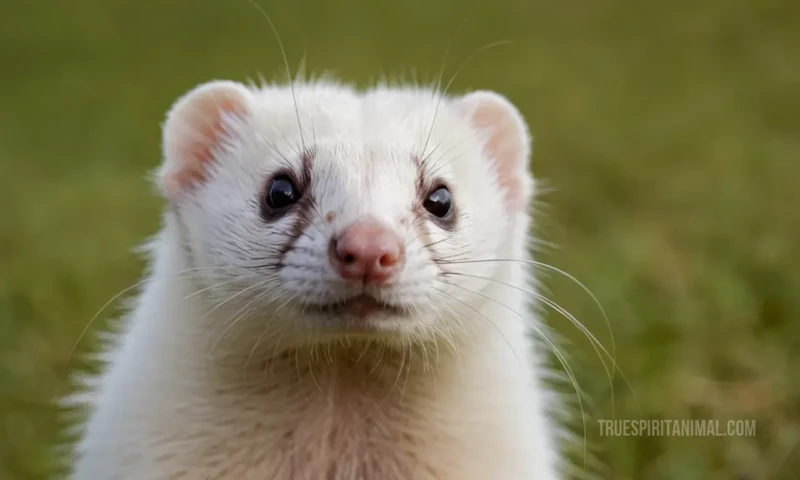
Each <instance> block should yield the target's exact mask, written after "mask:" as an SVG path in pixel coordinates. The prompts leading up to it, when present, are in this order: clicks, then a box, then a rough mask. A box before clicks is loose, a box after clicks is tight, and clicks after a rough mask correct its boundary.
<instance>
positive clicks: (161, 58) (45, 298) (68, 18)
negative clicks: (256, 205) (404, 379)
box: [0, 0, 800, 480]
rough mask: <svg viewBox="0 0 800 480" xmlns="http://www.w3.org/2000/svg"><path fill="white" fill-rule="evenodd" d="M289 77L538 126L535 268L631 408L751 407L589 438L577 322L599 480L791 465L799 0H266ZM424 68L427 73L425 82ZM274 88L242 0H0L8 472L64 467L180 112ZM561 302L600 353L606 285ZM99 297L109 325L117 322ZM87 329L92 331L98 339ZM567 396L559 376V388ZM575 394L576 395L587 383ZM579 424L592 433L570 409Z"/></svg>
mask: <svg viewBox="0 0 800 480" xmlns="http://www.w3.org/2000/svg"><path fill="white" fill-rule="evenodd" d="M261 3H262V5H263V6H264V8H265V9H266V10H267V12H269V14H270V16H271V17H272V19H273V20H274V22H275V24H276V25H277V28H278V29H279V30H280V32H281V34H282V37H283V40H284V43H285V44H286V49H287V53H288V56H289V59H290V62H291V64H292V66H293V68H294V67H297V66H298V65H299V64H300V61H301V58H303V57H305V59H306V67H307V71H310V72H322V71H330V72H333V73H334V74H336V75H338V76H340V77H341V78H342V79H344V80H346V81H353V82H357V83H358V84H360V85H367V84H369V82H371V81H372V80H373V79H375V78H378V77H380V76H381V75H382V74H386V75H390V76H391V75H394V74H404V75H405V76H406V77H407V78H414V75H416V77H417V78H418V79H419V80H423V81H429V80H433V79H435V77H436V76H437V74H438V72H439V69H440V67H441V66H442V59H443V57H444V51H445V49H446V48H447V45H448V44H449V43H450V41H451V39H453V37H454V35H455V33H456V31H457V30H458V29H459V24H462V20H463V26H462V27H461V29H460V31H459V33H458V36H457V37H456V39H455V42H454V45H453V48H452V51H451V53H450V56H449V60H448V66H447V68H446V70H445V77H448V76H449V75H451V74H452V73H453V72H454V71H455V69H456V68H457V66H458V65H459V64H460V63H461V62H462V61H463V60H464V59H465V58H466V57H468V56H469V55H470V54H472V53H473V52H474V51H475V50H476V49H478V48H480V47H481V46H483V45H485V44H488V43H490V42H495V41H499V40H510V41H511V42H513V43H511V44H510V45H506V46H501V47H496V48H493V49H490V50H487V51H485V52H482V53H481V54H479V55H478V56H476V57H475V58H474V59H473V60H471V61H470V63H468V64H467V65H466V66H465V67H464V69H463V70H462V71H461V73H460V74H459V76H458V77H457V78H456V79H455V81H454V82H453V86H452V91H454V92H463V91H466V90H467V89H470V88H486V89H493V90H497V91H499V92H501V93H503V94H505V95H507V96H508V97H509V98H510V99H511V100H512V101H513V102H515V103H516V104H517V105H518V106H519V108H520V109H521V110H522V111H523V113H524V114H525V115H526V117H527V119H528V121H529V123H530V125H531V129H532V131H533V134H534V136H535V137H536V142H535V160H534V170H535V173H536V175H537V176H538V177H540V178H542V179H544V180H545V181H546V182H547V185H548V186H549V187H550V193H548V194H547V195H546V196H545V197H544V198H542V201H543V205H540V211H539V212H538V213H539V217H538V218H539V225H538V233H539V236H540V237H542V238H543V239H545V240H547V241H548V242H552V243H553V244H555V245H556V247H555V248H549V249H547V250H546V251H545V252H543V253H542V254H541V257H540V260H543V261H546V262H548V263H550V264H552V265H555V266H557V267H559V268H562V269H564V270H566V271H567V272H569V273H571V274H573V275H575V276H576V277H577V278H579V279H580V280H581V281H583V282H584V283H585V284H587V285H588V286H589V288H591V289H592V290H593V291H594V293H595V294H596V296H597V297H598V298H599V300H600V301H601V302H602V304H603V306H604V307H605V309H606V311H607V312H608V315H609V317H610V319H611V323H612V325H613V330H614V334H615V338H616V342H617V361H618V364H619V366H620V368H621V370H622V371H623V372H624V374H625V375H626V376H627V378H628V380H629V382H630V386H631V388H628V387H627V386H626V385H625V383H624V382H623V381H622V379H621V377H620V376H617V378H616V381H615V382H614V385H613V388H614V392H615V394H616V395H615V402H614V403H615V405H614V407H615V411H614V413H615V415H616V418H628V419H639V418H663V419H676V418H697V419H709V418H712V419H713V418H717V419H721V420H723V421H724V420H727V419H755V420H756V421H757V435H756V436H755V437H726V438H718V437H699V438H686V437H618V438H613V439H612V438H607V437H601V436H599V428H598V423H597V419H608V418H611V415H612V402H611V394H610V393H611V387H610V386H609V383H608V381H607V379H606V376H605V373H604V371H603V369H602V366H601V364H600V362H599V360H598V359H597V356H596V355H595V353H594V351H593V350H592V349H591V346H590V344H589V343H588V342H587V341H586V340H585V338H583V337H582V335H581V334H580V333H579V332H578V331H577V330H576V329H575V328H574V327H572V326H571V325H570V324H569V323H568V322H567V321H565V320H564V319H563V318H560V317H559V316H558V315H555V314H550V315H549V316H548V318H547V321H548V322H549V323H550V324H551V325H552V326H553V327H554V328H556V329H557V330H559V331H560V332H561V333H562V334H563V335H564V336H566V337H567V338H568V339H570V340H571V342H572V343H571V344H570V345H568V346H567V347H566V349H567V351H568V353H569V355H570V363H571V365H572V367H573V368H574V369H575V371H576V373H577V377H578V381H579V383H580V386H581V388H582V389H583V390H585V396H586V399H587V400H588V401H589V402H590V403H588V404H587V405H586V408H587V416H588V419H587V429H588V431H587V434H588V438H589V441H590V444H591V445H590V447H591V450H592V452H593V453H594V455H595V456H596V457H597V459H598V460H599V461H600V462H601V463H602V465H600V466H592V469H593V470H594V471H596V472H597V473H598V474H599V476H600V478H607V479H676V480H693V479H697V480H701V479H702V480H706V479H726V480H733V479H737V480H739V479H741V480H744V479H748V480H750V479H752V480H756V479H796V478H798V472H800V418H798V415H799V414H800V381H799V380H800V376H799V375H798V374H796V373H794V372H795V371H796V370H797V369H798V368H800V322H799V321H798V320H800V274H798V273H797V270H798V268H800V3H797V2H792V1H790V0H785V1H776V0H763V1H755V0H753V1H741V0H709V1H689V0H674V1H672V2H642V1H633V0H630V1H624V0H623V1H605V2H591V1H588V0H584V1H577V0H564V1H560V2H553V1H521V0H519V1H512V0H503V1H499V0H497V1H494V2H493V3H492V2H489V1H484V2H477V1H461V2H457V1H450V2H433V3H427V2H423V1H420V0H410V1H395V2H380V1H360V2H356V1H350V0H347V1H338V2H313V1H309V0H296V1H292V2H289V1H281V2H267V1H266V0H262V1H261ZM415 72H416V73H415ZM259 74H263V75H264V76H265V77H267V78H283V77H281V75H284V74H285V71H284V69H283V66H282V61H281V57H280V53H279V49H278V46H277V42H276V41H275V38H274V36H273V35H272V33H271V31H270V29H269V26H268V24H267V23H266V21H265V19H264V18H263V17H262V16H261V14H260V13H259V12H258V11H257V9H256V8H255V7H253V6H252V5H251V4H249V3H248V2H247V0H228V1H222V0H216V1H211V0H206V1H200V0H195V1H189V0H163V1H160V2H156V1H154V0H151V1H144V0H139V1H120V0H102V1H101V0H76V1H73V2H67V1H62V2H57V1H55V0H50V1H25V0H3V1H2V3H0V204H1V205H2V214H0V479H3V480H16V479H40V478H49V477H50V476H51V475H53V474H54V472H56V471H57V470H58V463H59V462H58V456H57V455H56V446H57V444H58V442H59V440H60V439H62V438H63V435H62V434H60V433H59V432H60V431H61V429H62V428H63V427H64V424H63V422H62V421H60V420H59V417H58V415H57V413H58V411H57V410H56V408H55V407H54V406H53V400H54V399H55V398H57V397H58V396H60V395H63V394H64V393H66V392H67V391H68V382H67V378H68V377H67V373H68V371H70V370H71V369H74V368H76V366H79V365H80V363H79V362H76V361H73V362H70V364H69V365H67V359H68V357H69V353H70V350H71V349H72V347H73V345H74V344H75V342H76V341H77V339H78V337H79V335H80V332H81V330H82V329H83V328H84V326H85V325H86V324H87V322H88V321H89V319H90V318H91V317H92V316H93V315H94V314H95V312H97V311H98V310H99V309H100V307H101V306H102V305H103V304H104V303H105V302H106V301H107V300H108V299H109V298H111V297H112V296H113V295H114V294H116V293H117V292H119V291H120V290H122V289H123V288H125V287H127V286H129V285H131V284H132V283H134V282H135V281H136V280H137V279H138V277H139V275H140V272H141V269H142V267H143V265H142V262H141V260H140V259H139V258H138V257H137V256H136V255H135V254H133V253H132V252H131V249H132V248H133V247H134V246H136V245H138V244H140V243H141V242H142V241H143V240H144V239H145V237H147V236H148V235H151V234H153V233H154V232H155V231H156V229H157V228H158V213H159V209H160V207H161V204H162V203H161V200H160V199H159V198H158V197H157V196H156V195H155V194H154V192H153V189H152V187H151V186H150V185H149V184H148V183H147V181H146V180H145V176H146V174H147V173H148V172H149V171H150V170H151V169H152V168H154V167H155V166H156V165H157V164H158V162H159V148H160V147H159V128H160V122H161V121H162V119H163V115H164V113H165V111H166V110H167V108H168V107H169V106H170V103H171V102H172V101H173V100H174V99H175V98H176V97H177V96H178V95H180V94H181V93H183V92H184V91H186V90H188V89H189V88H191V87H192V86H193V85H195V84H197V83H199V82H203V81H206V80H209V79H212V78H231V79H237V80H246V79H248V78H258V76H259ZM545 285H546V286H547V288H548V293H549V294H550V296H551V298H553V299H554V300H556V301H557V302H559V303H560V304H561V305H562V306H563V307H564V308H566V309H567V310H569V311H570V312H572V313H574V314H575V315H576V316H577V317H578V318H579V319H580V320H582V321H583V322H584V323H585V324H586V325H587V326H588V327H589V328H590V329H591V330H592V331H593V332H594V333H595V334H596V335H597V336H598V338H599V339H600V340H601V341H602V342H603V343H604V344H605V345H607V346H609V347H610V340H611V339H610V335H609V333H608V330H607V329H606V327H605V325H604V322H603V319H602V316H601V315H600V313H599V311H598V310H597V308H596V306H595V305H594V304H593V302H592V301H591V299H590V298H589V297H588V296H587V295H586V294H585V293H584V292H583V291H581V290H580V288H578V287H576V285H574V284H573V283H571V282H569V281H568V280H566V279H564V278H563V277H560V276H558V275H548V276H547V277H545ZM115 307H116V308H111V309H109V310H108V311H106V312H105V313H104V314H103V315H102V316H101V318H100V321H99V322H98V323H96V324H95V325H94V326H93V327H92V330H91V332H92V333H94V334H96V333H97V332H99V331H101V330H102V329H103V325H104V324H105V322H107V321H108V320H109V319H110V318H113V316H114V315H116V314H117V313H118V311H119V309H118V307H119V303H116V304H115ZM91 336H92V335H90V336H89V339H86V340H84V341H82V342H80V344H79V345H78V351H79V352H80V353H87V352H89V351H91V349H92V341H91ZM565 391H567V392H568V393H569V390H568V389H567V390H565ZM573 395H574V394H573ZM575 429H576V431H577V433H578V434H580V433H581V426H580V422H579V421H576V424H575Z"/></svg>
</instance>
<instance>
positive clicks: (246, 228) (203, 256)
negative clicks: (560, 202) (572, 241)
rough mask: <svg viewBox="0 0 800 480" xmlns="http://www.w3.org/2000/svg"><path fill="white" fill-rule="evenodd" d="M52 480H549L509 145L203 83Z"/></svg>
mask: <svg viewBox="0 0 800 480" xmlns="http://www.w3.org/2000/svg"><path fill="white" fill-rule="evenodd" d="M162 144H163V161H162V164H161V166H160V168H159V169H158V170H157V172H156V175H155V179H156V183H157V186H158V188H159V190H160V192H161V193H162V194H163V196H164V198H165V203H166V208H165V212H164V215H163V227H162V229H161V230H160V232H159V233H158V234H157V236H156V237H155V239H154V240H153V241H152V242H151V243H150V245H149V247H150V248H149V252H150V254H151V263H150V271H149V273H148V276H147V277H146V280H145V282H144V286H143V287H142V290H141V292H140V294H139V295H138V296H137V297H136V299H135V302H134V304H133V307H132V309H131V311H130V312H129V314H128V315H127V316H126V318H125V322H124V324H123V326H122V328H121V331H120V332H118V333H117V335H116V336H115V337H114V340H113V342H112V343H110V344H109V345H108V346H107V348H106V349H105V350H104V352H105V353H104V358H103V360H104V362H105V363H104V369H103V371H102V373H101V374H100V375H98V376H96V377H92V378H89V379H87V380H86V381H85V387H86V389H85V390H84V392H85V393H84V394H83V395H82V396H80V398H79V400H80V402H82V404H83V405H84V406H85V408H86V409H87V410H86V411H87V412H88V421H87V422H86V423H85V425H84V427H83V429H82V431H81V436H80V439H79V441H78V442H77V445H76V446H75V451H74V461H73V462H72V467H71V472H70V478H72V479H73V480H112V479H119V480H159V479H165V480H167V479H169V480H175V479H185V480H190V479H198V480H202V479H236V480H244V479H259V480H264V479H279V480H283V479H287V480H288V479H292V480H294V479H310V480H319V479H323V480H375V479H381V480H394V479H403V480H406V479H409V480H411V479H413V480H417V479H419V480H423V479H437V480H445V479H452V480H473V479H474V480H478V479H480V480H495V479H499V480H523V479H524V480H553V479H558V478H561V476H562V473H561V472H563V471H564V469H563V466H562V460H561V459H562V457H563V455H560V454H559V448H558V446H557V438H558V436H559V435H558V434H559V425H558V424H557V423H558V422H557V421H556V420H555V419H554V417H553V415H552V414H551V411H552V409H553V408H554V406H555V407H557V405H555V403H557V402H555V400H554V399H555V398H556V397H555V395H554V394H553V391H552V390H551V389H549V388H548V387H547V384H546V380H545V377H546V373H547V368H546V364H545V357H544V352H543V351H542V349H540V348H539V346H538V343H537V341H536V339H535V336H534V335H533V332H535V331H536V330H537V329H539V328H541V327H542V323H541V320H539V319H538V318H537V316H536V314H535V311H536V310H535V308H534V306H535V302H534V300H535V293H534V292H535V291H534V288H535V282H534V278H533V274H532V273H533V272H532V271H531V268H530V267H529V266H530V264H531V262H530V260H531V254H530V250H531V248H530V247H531V233H530V227H531V223H532V220H531V219H532V215H531V214H532V212H531V208H532V205H533V201H532V198H533V194H534V180H533V177H532V175H531V173H530V157H531V144H532V142H531V137H530V134H529V128H528V126H527V124H526V122H525V121H524V119H523V116H522V115H521V114H520V112H519V111H518V109H517V108H515V107H514V106H513V105H512V103H510V102H509V101H508V100H507V99H506V98H505V97H504V96H502V95H500V94H498V93H494V92H490V91H472V92H470V93H466V94H460V95H455V94H445V93H443V92H442V91H441V90H439V89H437V88H435V87H433V86H431V87H420V86H414V87H411V86H409V87H403V86H389V85H379V86H375V87H371V88H369V89H365V90H363V89H356V88H353V87H350V86H347V85H344V84H341V83H337V82H335V81H332V80H330V79H326V80H314V81H303V82H292V83H291V84H286V85H252V84H243V83H239V82H234V81H227V80H226V81H223V80H215V81H210V82H208V83H204V84H201V85H199V86H197V87H195V88H194V89H192V90H191V91H189V92H188V93H186V94H185V95H184V96H182V97H181V98H179V99H178V100H177V101H176V102H175V103H174V105H173V106H172V108H171V109H170V111H169V113H168V114H167V116H166V120H165V122H164V124H163V128H162Z"/></svg>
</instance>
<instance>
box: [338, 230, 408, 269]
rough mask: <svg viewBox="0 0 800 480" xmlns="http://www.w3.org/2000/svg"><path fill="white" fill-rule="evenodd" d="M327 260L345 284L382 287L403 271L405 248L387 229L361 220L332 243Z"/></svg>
mask: <svg viewBox="0 0 800 480" xmlns="http://www.w3.org/2000/svg"><path fill="white" fill-rule="evenodd" d="M328 257H329V258H330V262H331V265H333V267H334V268H335V269H336V271H337V272H339V275H340V276H341V277H342V278H344V279H345V280H350V281H357V282H364V283H378V284H380V283H385V282H387V281H389V280H390V279H391V278H392V277H393V276H395V275H396V274H397V272H399V271H400V268H401V267H402V264H403V245H402V243H401V242H400V238H398V236H397V235H396V234H395V233H394V232H393V231H392V230H391V229H389V227H388V226H386V225H384V224H382V223H380V222H378V221H375V220H361V221H358V222H356V223H353V224H352V225H350V226H349V227H347V228H346V229H345V230H344V231H343V232H342V233H341V234H340V235H339V236H338V237H337V238H334V239H333V240H332V241H331V246H330V249H329V250H328Z"/></svg>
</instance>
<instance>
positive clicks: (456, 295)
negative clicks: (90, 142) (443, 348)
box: [159, 81, 532, 338]
mask: <svg viewBox="0 0 800 480" xmlns="http://www.w3.org/2000/svg"><path fill="white" fill-rule="evenodd" d="M163 147H164V159H165V160H164V163H163V165H162V167H161V169H160V172H159V182H160V186H161V188H162V190H163V192H164V194H165V196H166V197H167V199H168V201H169V203H170V209H171V211H172V212H173V213H174V214H175V216H176V218H178V220H179V221H178V224H179V225H180V227H179V228H180V230H181V232H182V235H181V236H182V241H183V243H184V247H185V249H186V251H187V252H188V257H189V259H190V262H191V267H192V268H195V269H196V270H195V272H197V273H202V275H193V276H192V277H193V278H198V277H199V278H203V279H204V280H203V281H202V282H201V284H199V285H198V286H197V290H198V291H200V290H203V294H202V296H203V298H204V299H205V300H206V301H208V302H209V308H210V309H214V308H221V306H222V305H226V307H225V308H226V309H227V311H231V310H233V311H234V312H237V313H236V315H238V316H239V317H242V318H246V319H247V321H248V322H262V323H266V325H265V328H269V329H271V331H273V332H275V334H276V335H278V334H283V333H286V332H294V333H300V334H303V332H316V333H326V332H327V333H330V334H333V335H378V336H384V337H402V338H405V337H407V336H408V335H416V336H420V335H422V336H425V335H436V334H437V332H438V333H445V334H453V332H454V330H456V328H455V326H456V324H457V322H458V321H459V316H460V315H461V316H463V315H465V314H466V315H472V316H474V311H475V310H476V309H479V308H480V305H481V304H482V303H484V302H485V301H486V298H485V295H484V294H482V293H481V292H482V291H484V290H485V289H486V288H487V285H489V284H490V283H491V282H492V281H493V280H495V279H496V277H497V271H498V269H500V268H502V266H501V265H500V264H499V263H498V262H493V261H491V260H496V259H499V258H506V259H507V258H521V255H522V252H523V250H524V248H525V237H526V233H527V232H526V228H527V225H528V220H527V219H528V216H527V209H528V205H529V199H530V196H531V193H532V192H531V190H532V179H531V177H530V174H529V166H528V161H529V156H530V139H529V135H528V131H527V127H526V125H525V123H524V121H523V119H522V117H521V115H520V114H519V113H518V111H517V110H516V109H515V108H514V107H513V106H512V105H511V104H510V103H509V102H508V101H507V100H506V99H505V98H503V97H501V96H500V95H498V94H495V93H491V92H474V93H470V94H467V95H464V96H458V97H450V96H442V95H440V94H439V93H438V92H436V91H433V90H425V89H416V88H413V89H412V88H386V87H380V88H376V89H373V90H370V91H367V92H356V91H353V90H351V89H349V88H345V87H342V86H338V85H334V84H329V83H312V84H302V85H295V86H293V87H292V86H286V87H271V86H270V87H260V88H255V87H247V86H244V85H242V84H239V83H235V82H229V81H215V82H211V83H207V84H204V85H200V86H198V87H197V88H195V89H194V90H192V91H191V92H189V93H188V94H186V95H185V96H184V97H182V98H180V99H179V100H178V101H177V102H176V103H175V105H174V106H173V108H172V110H171V111H170V113H169V115H168V118H167V121H166V123H165V125H164V138H163ZM228 307H231V308H230V309H229V308H228ZM471 312H472V313H471ZM517 321H518V319H517Z"/></svg>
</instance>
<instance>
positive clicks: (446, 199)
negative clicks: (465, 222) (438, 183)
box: [422, 187, 453, 218]
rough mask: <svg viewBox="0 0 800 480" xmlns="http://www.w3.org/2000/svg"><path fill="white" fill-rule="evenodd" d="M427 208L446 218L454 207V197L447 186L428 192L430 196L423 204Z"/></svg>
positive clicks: (432, 212)
mask: <svg viewBox="0 0 800 480" xmlns="http://www.w3.org/2000/svg"><path fill="white" fill-rule="evenodd" d="M422 205H423V206H424V207H425V210H427V211H429V212H431V214H432V215H435V216H437V217H439V218H444V217H446V216H447V214H448V213H450V211H451V210H452V209H453V198H452V197H451V196H450V190H448V189H447V187H438V188H436V189H435V190H434V191H432V192H431V193H429V194H428V198H426V199H425V202H424V203H423V204H422Z"/></svg>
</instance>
